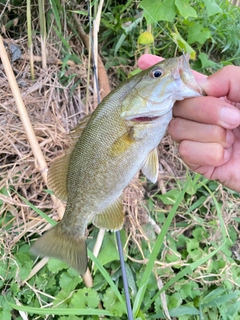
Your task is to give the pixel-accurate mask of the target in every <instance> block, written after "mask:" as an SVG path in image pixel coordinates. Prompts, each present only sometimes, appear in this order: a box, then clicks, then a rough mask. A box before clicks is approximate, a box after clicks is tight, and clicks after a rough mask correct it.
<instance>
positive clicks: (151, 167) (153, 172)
mask: <svg viewBox="0 0 240 320" xmlns="http://www.w3.org/2000/svg"><path fill="white" fill-rule="evenodd" d="M158 169H159V163H158V153H157V148H155V149H153V150H152V151H151V152H150V153H149V154H148V157H147V159H146V160H145V162H144V164H143V167H142V169H141V171H142V173H143V174H144V175H145V176H146V177H147V178H148V179H149V180H150V181H151V182H152V183H155V182H156V181H157V179H158Z"/></svg>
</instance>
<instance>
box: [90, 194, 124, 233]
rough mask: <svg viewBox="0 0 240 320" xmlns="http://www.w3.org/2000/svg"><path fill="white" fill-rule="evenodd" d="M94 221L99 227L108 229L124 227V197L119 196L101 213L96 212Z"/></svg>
mask: <svg viewBox="0 0 240 320" xmlns="http://www.w3.org/2000/svg"><path fill="white" fill-rule="evenodd" d="M92 222H93V224H94V225H95V226H96V227H98V228H103V229H107V230H120V229H122V226H123V223H124V211H123V203H122V197H120V198H118V199H117V200H116V201H115V202H113V203H112V204H110V205H109V206H108V207H107V208H106V209H105V210H103V211H102V212H100V213H99V214H96V215H95V217H94V219H93V220H92Z"/></svg>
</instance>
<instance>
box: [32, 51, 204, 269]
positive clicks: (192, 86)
mask: <svg viewBox="0 0 240 320" xmlns="http://www.w3.org/2000/svg"><path fill="white" fill-rule="evenodd" d="M201 94H203V92H202V90H201V88H200V87H199V86H198V84H197V83H196V81H195V79H194V77H193V76H192V73H191V70H190V67H189V63H188V57H187V56H181V57H179V58H172V59H168V60H165V61H163V62H160V63H157V64H156V65H154V66H152V67H151V68H149V69H147V70H144V71H142V72H140V73H139V74H137V75H135V76H133V77H132V78H130V79H128V80H127V81H125V82H123V83H122V84H121V85H120V86H119V87H118V88H116V89H114V90H113V91H112V92H111V93H110V94H109V95H108V96H107V97H106V98H105V99H104V100H103V101H102V102H101V103H100V104H99V106H98V107H97V108H96V110H95V111H94V112H93V113H92V115H90V116H87V117H85V118H84V119H83V120H82V121H81V122H80V123H79V124H78V126H77V127H76V128H75V129H74V130H73V132H72V133H71V138H72V144H71V146H70V149H69V151H67V152H66V155H65V156H63V157H62V158H59V159H57V160H56V161H54V162H53V164H52V166H51V167H50V170H49V174H48V187H49V189H52V190H53V191H54V193H55V194H56V196H58V197H60V198H61V199H67V205H66V210H65V213H64V217H63V219H62V220H61V221H60V222H59V223H58V224H57V225H56V226H55V227H53V228H52V229H51V230H49V231H48V232H46V233H45V234H44V235H43V236H42V237H40V238H39V239H38V240H37V241H36V242H35V244H34V245H33V246H32V248H31V250H32V252H33V253H34V254H36V255H40V256H49V257H55V258H58V259H62V260H63V261H65V262H67V263H68V264H69V265H70V266H72V267H74V268H76V269H77V270H78V271H79V273H80V274H84V273H85V271H86V268H87V250H86V244H85V231H86V228H87V225H88V224H89V223H90V222H92V223H93V224H94V225H95V226H97V227H99V228H105V229H110V230H119V229H121V228H122V225H123V223H124V211H123V203H122V193H123V190H124V188H125V187H127V185H128V184H129V182H130V181H131V180H132V178H133V177H134V176H135V175H136V173H137V172H138V171H139V170H142V172H143V174H145V175H146V177H147V178H148V179H149V180H151V181H152V182H153V183H155V182H156V181H157V177H158V154H157V146H158V144H159V143H160V141H161V139H162V138H163V136H164V134H165V132H166V130H167V127H168V124H169V122H170V120H171V118H172V107H173V105H174V103H175V101H176V100H182V99H184V98H188V97H195V96H199V95H201Z"/></svg>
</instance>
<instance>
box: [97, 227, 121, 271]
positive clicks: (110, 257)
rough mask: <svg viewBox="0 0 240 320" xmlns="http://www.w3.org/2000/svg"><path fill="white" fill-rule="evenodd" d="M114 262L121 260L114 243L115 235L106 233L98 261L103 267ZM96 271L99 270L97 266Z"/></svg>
mask: <svg viewBox="0 0 240 320" xmlns="http://www.w3.org/2000/svg"><path fill="white" fill-rule="evenodd" d="M114 260H119V254H118V251H117V248H116V244H115V241H114V234H113V233H112V232H105V235H104V239H103V243H102V247H101V250H100V252H99V255H98V261H99V262H100V263H101V265H102V266H104V265H105V264H107V263H109V262H111V261H114ZM95 269H97V267H96V265H95Z"/></svg>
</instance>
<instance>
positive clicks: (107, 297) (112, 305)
mask: <svg viewBox="0 0 240 320" xmlns="http://www.w3.org/2000/svg"><path fill="white" fill-rule="evenodd" d="M102 301H103V305H104V308H105V309H107V310H108V311H110V312H112V313H113V314H114V315H115V316H118V317H121V316H122V315H123V314H124V313H125V309H124V308H123V305H122V303H121V302H120V301H119V300H118V297H117V296H116V295H115V293H114V292H113V290H112V289H111V288H109V289H107V291H106V293H105V294H104V296H103V299H102Z"/></svg>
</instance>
